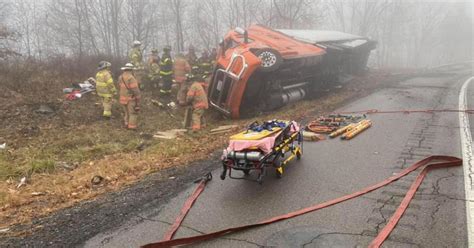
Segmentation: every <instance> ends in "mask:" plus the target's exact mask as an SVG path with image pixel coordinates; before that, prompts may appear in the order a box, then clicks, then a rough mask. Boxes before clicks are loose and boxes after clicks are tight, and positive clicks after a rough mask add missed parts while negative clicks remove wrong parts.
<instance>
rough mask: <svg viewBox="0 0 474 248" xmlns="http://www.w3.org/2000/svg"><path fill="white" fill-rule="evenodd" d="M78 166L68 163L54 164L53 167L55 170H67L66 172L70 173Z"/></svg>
mask: <svg viewBox="0 0 474 248" xmlns="http://www.w3.org/2000/svg"><path fill="white" fill-rule="evenodd" d="M78 165H79V164H78V163H72V164H70V163H67V162H57V163H56V164H55V166H56V167H57V168H63V169H65V170H68V171H72V170H74V169H76V168H77V166H78Z"/></svg>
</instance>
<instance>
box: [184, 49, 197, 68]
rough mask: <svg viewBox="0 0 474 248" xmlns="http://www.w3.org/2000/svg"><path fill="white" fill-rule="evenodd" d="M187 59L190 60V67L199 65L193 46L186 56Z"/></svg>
mask: <svg viewBox="0 0 474 248" xmlns="http://www.w3.org/2000/svg"><path fill="white" fill-rule="evenodd" d="M186 59H187V60H188V63H189V65H191V67H193V66H196V65H197V56H196V52H195V51H194V47H193V46H192V45H191V46H189V49H188V54H186Z"/></svg>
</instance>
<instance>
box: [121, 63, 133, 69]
mask: <svg viewBox="0 0 474 248" xmlns="http://www.w3.org/2000/svg"><path fill="white" fill-rule="evenodd" d="M133 69H135V66H133V64H132V63H126V64H125V66H124V67H122V68H120V70H122V71H131V70H133Z"/></svg>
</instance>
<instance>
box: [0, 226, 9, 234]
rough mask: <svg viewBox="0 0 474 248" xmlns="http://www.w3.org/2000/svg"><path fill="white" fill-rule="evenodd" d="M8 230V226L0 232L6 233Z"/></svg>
mask: <svg viewBox="0 0 474 248" xmlns="http://www.w3.org/2000/svg"><path fill="white" fill-rule="evenodd" d="M8 231H10V228H8V227H7V228H2V229H0V233H6V232H8Z"/></svg>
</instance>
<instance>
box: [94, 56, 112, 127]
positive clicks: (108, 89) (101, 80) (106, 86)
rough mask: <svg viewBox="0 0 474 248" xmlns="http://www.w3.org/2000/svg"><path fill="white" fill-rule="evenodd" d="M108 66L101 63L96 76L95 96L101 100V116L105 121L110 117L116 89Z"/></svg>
mask: <svg viewBox="0 0 474 248" xmlns="http://www.w3.org/2000/svg"><path fill="white" fill-rule="evenodd" d="M110 66H111V64H110V63H109V62H107V61H101V62H100V63H99V67H98V68H97V70H98V72H97V74H96V90H97V95H99V96H100V98H101V99H102V106H103V108H104V111H103V114H102V115H103V116H104V117H105V118H107V119H109V118H110V117H111V116H112V97H113V96H114V95H116V94H117V89H116V88H115V85H114V80H113V78H112V75H111V73H110Z"/></svg>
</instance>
